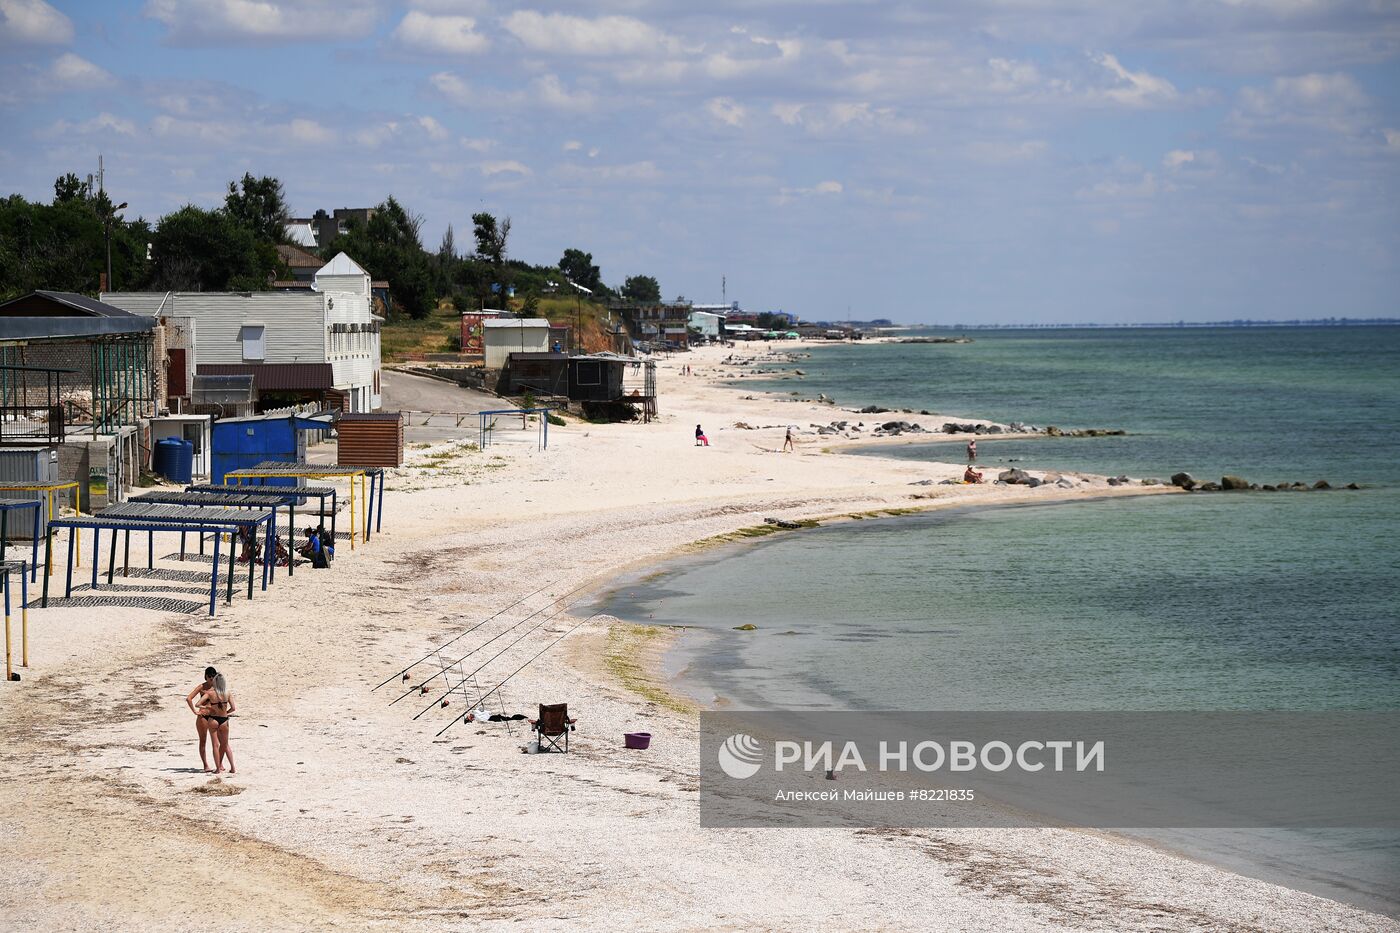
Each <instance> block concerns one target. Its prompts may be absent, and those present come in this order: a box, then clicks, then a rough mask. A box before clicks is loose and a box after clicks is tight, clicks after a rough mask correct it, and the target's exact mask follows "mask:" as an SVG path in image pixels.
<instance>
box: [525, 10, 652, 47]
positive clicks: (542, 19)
mask: <svg viewBox="0 0 1400 933" xmlns="http://www.w3.org/2000/svg"><path fill="white" fill-rule="evenodd" d="M501 25H503V26H504V27H505V29H506V31H507V32H509V33H510V34H511V35H513V36H515V37H516V38H517V39H519V40H520V41H521V42H522V43H524V44H525V46H526V47H527V48H530V49H533V50H534V51H536V52H553V53H560V54H566V55H658V54H661V53H664V52H674V51H675V50H676V49H677V48H678V47H679V44H678V43H677V42H676V40H675V39H673V38H672V37H670V36H668V35H667V34H666V33H664V32H662V31H660V30H659V29H656V28H654V27H652V26H649V25H647V24H646V23H644V22H642V21H641V20H639V19H635V18H633V17H631V16H600V17H598V18H597V19H587V18H585V17H582V16H569V15H567V14H564V13H539V12H536V11H534V10H518V11H516V12H515V13H512V14H511V15H510V16H507V17H506V18H505V20H503V21H502V24H501Z"/></svg>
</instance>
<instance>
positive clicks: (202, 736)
mask: <svg viewBox="0 0 1400 933" xmlns="http://www.w3.org/2000/svg"><path fill="white" fill-rule="evenodd" d="M217 676H219V672H218V671H216V670H214V669H213V668H212V667H206V668H205V669H204V683H202V684H200V685H199V686H198V687H195V688H194V689H193V690H191V691H190V693H189V696H187V697H185V705H186V706H188V707H189V708H190V712H191V713H194V731H195V732H196V733H198V734H199V760H200V763H201V764H203V765H204V770H205V771H206V772H207V771H208V770H209V759H208V758H206V757H205V755H204V745H205V743H206V741H207V740H208V737H209V720H208V719H206V718H205V717H204V715H203V714H202V713H200V711H199V710H198V709H197V708H196V707H199V706H203V705H204V699H205V697H206V696H207V695H208V694H209V691H211V690H213V689H214V678H215V677H217ZM196 699H197V700H198V701H199V702H198V703H196V702H195V700H196Z"/></svg>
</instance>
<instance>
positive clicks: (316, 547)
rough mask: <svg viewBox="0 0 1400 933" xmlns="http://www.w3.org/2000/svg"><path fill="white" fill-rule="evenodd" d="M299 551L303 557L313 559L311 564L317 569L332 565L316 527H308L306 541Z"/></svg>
mask: <svg viewBox="0 0 1400 933" xmlns="http://www.w3.org/2000/svg"><path fill="white" fill-rule="evenodd" d="M299 551H300V553H301V556H302V557H305V558H306V559H307V560H309V561H311V566H312V567H313V568H314V569H316V570H324V569H326V568H327V567H329V566H330V564H329V562H327V560H326V553H325V551H324V550H323V549H322V547H321V536H320V535H318V534H317V533H316V529H315V528H308V529H306V543H305V544H303V545H302V546H301V547H300V548H299Z"/></svg>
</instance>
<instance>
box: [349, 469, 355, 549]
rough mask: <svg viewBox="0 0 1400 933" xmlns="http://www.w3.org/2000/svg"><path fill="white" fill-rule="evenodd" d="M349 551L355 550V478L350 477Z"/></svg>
mask: <svg viewBox="0 0 1400 933" xmlns="http://www.w3.org/2000/svg"><path fill="white" fill-rule="evenodd" d="M350 550H352V551H353V550H355V476H354V474H351V476H350Z"/></svg>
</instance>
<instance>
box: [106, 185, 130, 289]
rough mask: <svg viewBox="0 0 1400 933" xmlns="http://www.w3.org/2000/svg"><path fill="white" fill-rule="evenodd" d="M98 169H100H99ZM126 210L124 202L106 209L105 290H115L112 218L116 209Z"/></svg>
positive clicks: (115, 214)
mask: <svg viewBox="0 0 1400 933" xmlns="http://www.w3.org/2000/svg"><path fill="white" fill-rule="evenodd" d="M99 171H100V170H99ZM124 210H126V202H125V201H123V202H122V203H120V204H118V205H117V206H116V207H112V208H109V209H108V210H107V217H106V223H105V224H104V225H103V228H102V238H103V240H105V241H106V245H107V291H109V292H111V291H116V289H115V288H113V287H112V220H113V218H115V217H116V216H117V211H124Z"/></svg>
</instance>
